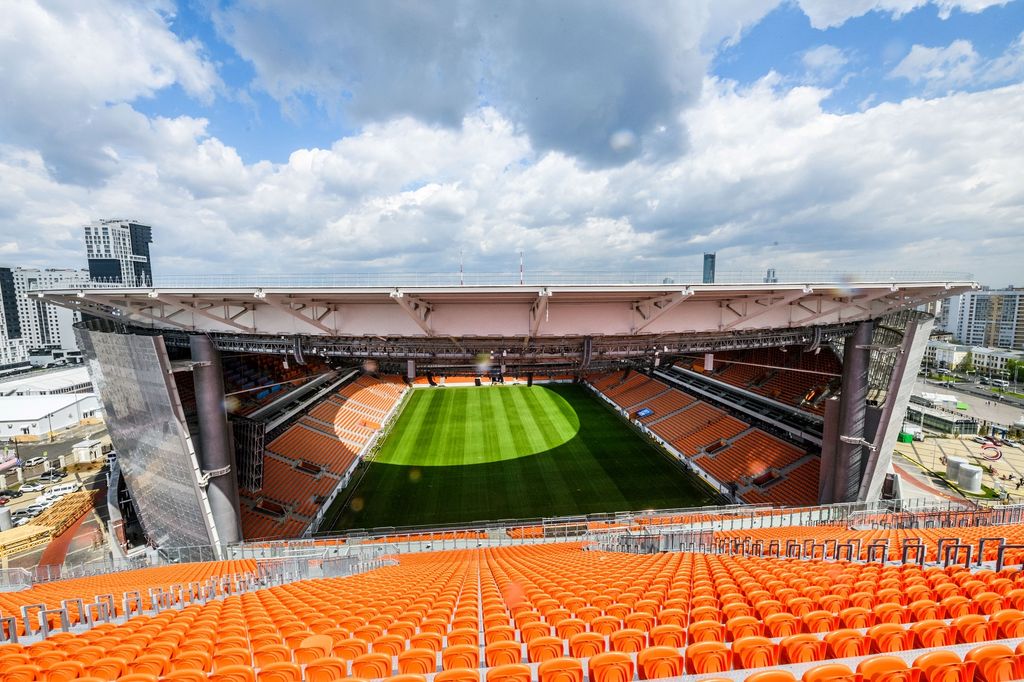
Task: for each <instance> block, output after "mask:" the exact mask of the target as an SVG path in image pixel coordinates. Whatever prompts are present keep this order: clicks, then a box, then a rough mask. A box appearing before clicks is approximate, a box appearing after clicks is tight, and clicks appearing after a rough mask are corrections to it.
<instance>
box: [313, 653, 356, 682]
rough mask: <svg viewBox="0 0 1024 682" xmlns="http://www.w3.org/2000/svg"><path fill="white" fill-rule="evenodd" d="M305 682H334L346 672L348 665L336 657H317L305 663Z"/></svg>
mask: <svg viewBox="0 0 1024 682" xmlns="http://www.w3.org/2000/svg"><path fill="white" fill-rule="evenodd" d="M305 672H306V682H334V680H340V679H341V678H343V677H345V676H346V675H347V674H348V665H347V664H346V663H345V661H342V660H340V659H337V658H318V659H316V660H315V661H310V663H309V664H307V665H306V671H305Z"/></svg>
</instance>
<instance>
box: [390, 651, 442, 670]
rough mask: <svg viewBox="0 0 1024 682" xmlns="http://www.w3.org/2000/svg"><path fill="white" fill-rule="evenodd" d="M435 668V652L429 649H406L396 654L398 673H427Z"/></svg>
mask: <svg viewBox="0 0 1024 682" xmlns="http://www.w3.org/2000/svg"><path fill="white" fill-rule="evenodd" d="M436 670H437V654H436V653H434V652H433V651H432V650H431V649H407V650H406V651H403V652H402V653H400V654H398V674H400V675H427V674H429V673H432V672H434V671H436Z"/></svg>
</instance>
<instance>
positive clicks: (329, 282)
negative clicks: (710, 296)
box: [30, 270, 974, 291]
mask: <svg viewBox="0 0 1024 682" xmlns="http://www.w3.org/2000/svg"><path fill="white" fill-rule="evenodd" d="M703 276H704V274H703V271H701V270H673V271H661V272H658V271H644V270H627V271H584V270H526V271H524V272H464V273H459V272H352V273H324V274H312V273H310V274H291V275H287V274H209V275H163V276H157V277H155V278H154V280H153V282H152V284H145V285H142V286H137V287H136V286H131V285H125V284H120V283H117V282H101V281H90V282H76V283H75V284H74V285H69V286H67V287H66V288H67V289H124V288H142V289H149V288H154V289H159V288H164V289H207V288H211V289H212V288H255V287H270V288H275V287H286V288H292V287H296V288H333V287H396V286H406V287H409V286H420V287H458V286H514V285H520V284H522V285H524V286H542V285H563V286H569V285H578V286H601V285H605V286H614V285H628V284H645V285H689V284H700V283H702V282H703ZM973 278H974V276H973V274H971V273H969V272H951V271H942V270H789V271H787V270H777V271H775V272H774V273H771V274H769V273H768V272H767V271H762V270H757V271H755V270H719V271H718V272H716V273H715V282H714V283H715V284H767V283H772V284H774V283H777V284H840V285H853V284H858V283H869V282H872V283H878V282H969V281H972V280H973ZM52 289H53V287H44V288H40V289H38V290H52ZM30 291H32V290H30Z"/></svg>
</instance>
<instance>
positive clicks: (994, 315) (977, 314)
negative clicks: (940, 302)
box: [936, 287, 1024, 350]
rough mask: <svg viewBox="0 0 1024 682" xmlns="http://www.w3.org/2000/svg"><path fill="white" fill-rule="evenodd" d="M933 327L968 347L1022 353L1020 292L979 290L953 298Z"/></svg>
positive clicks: (1023, 301)
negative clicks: (943, 330)
mask: <svg viewBox="0 0 1024 682" xmlns="http://www.w3.org/2000/svg"><path fill="white" fill-rule="evenodd" d="M945 308H946V311H947V312H942V313H940V314H939V316H938V320H937V324H936V326H937V327H939V328H941V329H945V330H946V331H949V332H952V333H953V336H954V338H956V340H957V341H959V342H960V343H963V344H966V345H969V346H986V347H991V348H1012V349H1017V350H1022V349H1024V289H1022V288H1016V287H1009V288H1007V289H998V290H995V289H982V290H980V291H971V292H968V293H965V294H960V295H959V296H953V297H951V298H949V299H948V300H947V301H946V306H945Z"/></svg>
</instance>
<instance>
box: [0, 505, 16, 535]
mask: <svg viewBox="0 0 1024 682" xmlns="http://www.w3.org/2000/svg"><path fill="white" fill-rule="evenodd" d="M12 528H14V521H13V520H12V519H11V510H10V509H8V508H7V507H0V531H4V530H10V529H12Z"/></svg>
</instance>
